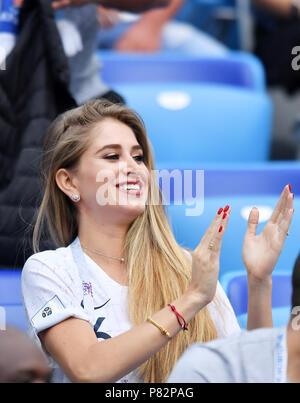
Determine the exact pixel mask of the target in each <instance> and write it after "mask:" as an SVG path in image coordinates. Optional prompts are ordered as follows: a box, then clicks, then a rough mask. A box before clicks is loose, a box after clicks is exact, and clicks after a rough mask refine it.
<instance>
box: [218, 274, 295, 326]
mask: <svg viewBox="0 0 300 403" xmlns="http://www.w3.org/2000/svg"><path fill="white" fill-rule="evenodd" d="M220 283H221V285H222V287H223V289H224V291H225V293H226V294H227V296H228V298H229V301H230V302H231V305H232V307H233V310H234V312H235V314H236V315H237V319H238V322H239V324H240V326H241V327H242V328H244V329H246V328H247V317H248V315H247V307H248V287H247V276H246V274H245V272H242V271H234V272H229V273H226V274H225V275H223V276H222V277H221V279H220ZM272 287H273V288H272V316H273V324H274V327H281V326H285V325H287V323H288V321H289V317H290V312H291V308H290V307H291V296H292V283H291V269H290V271H288V270H287V271H275V272H274V273H273V276H272Z"/></svg>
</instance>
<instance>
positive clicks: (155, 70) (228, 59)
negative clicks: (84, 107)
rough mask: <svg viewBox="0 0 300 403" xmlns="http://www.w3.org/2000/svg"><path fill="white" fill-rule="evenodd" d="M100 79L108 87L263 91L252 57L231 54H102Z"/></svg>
mask: <svg viewBox="0 0 300 403" xmlns="http://www.w3.org/2000/svg"><path fill="white" fill-rule="evenodd" d="M98 55H99V59H100V61H101V63H102V69H101V77H102V79H103V80H104V82H106V83H107V84H110V85H112V86H115V85H116V84H121V83H123V84H128V83H146V82H163V83H169V82H177V81H180V82H189V83H191V82H197V83H212V84H222V85H231V86H236V87H243V88H247V89H249V90H254V91H259V92H262V91H265V89H266V84H265V72H264V68H263V66H262V64H261V62H260V61H259V59H258V58H256V57H255V56H254V55H251V54H249V53H244V52H230V53H228V54H227V55H225V56H223V57H210V56H191V55H183V54H179V53H172V52H160V53H156V54H141V53H138V54H136V53H121V52H115V51H107V50H101V51H99V52H98Z"/></svg>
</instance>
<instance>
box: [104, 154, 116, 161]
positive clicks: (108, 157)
mask: <svg viewBox="0 0 300 403" xmlns="http://www.w3.org/2000/svg"><path fill="white" fill-rule="evenodd" d="M118 158H119V155H118V154H112V155H106V156H105V157H104V159H106V160H117V159H118Z"/></svg>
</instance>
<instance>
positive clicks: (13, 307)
mask: <svg viewBox="0 0 300 403" xmlns="http://www.w3.org/2000/svg"><path fill="white" fill-rule="evenodd" d="M0 307H1V308H3V309H4V311H5V319H6V324H7V325H12V326H15V327H17V328H19V329H21V330H23V331H26V318H25V312H24V308H23V301H22V293H21V270H9V269H0Z"/></svg>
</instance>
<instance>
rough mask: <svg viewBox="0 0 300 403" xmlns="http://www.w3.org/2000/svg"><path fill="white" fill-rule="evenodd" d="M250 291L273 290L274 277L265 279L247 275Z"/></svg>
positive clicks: (270, 276)
mask: <svg viewBox="0 0 300 403" xmlns="http://www.w3.org/2000/svg"><path fill="white" fill-rule="evenodd" d="M247 281H248V289H250V290H252V289H253V290H255V291H258V290H266V289H272V275H268V276H266V277H264V278H258V277H256V276H254V275H253V274H251V273H249V272H248V273H247Z"/></svg>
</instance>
